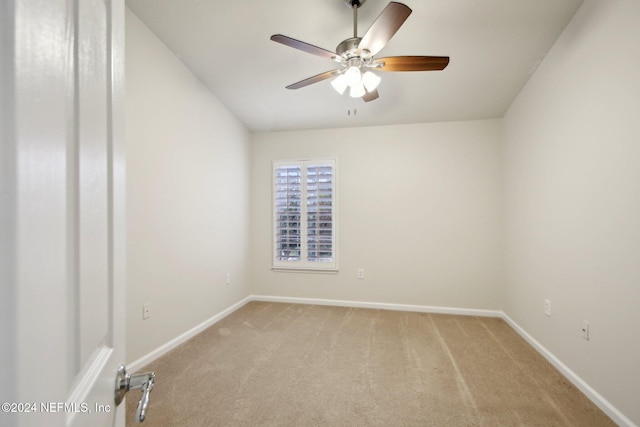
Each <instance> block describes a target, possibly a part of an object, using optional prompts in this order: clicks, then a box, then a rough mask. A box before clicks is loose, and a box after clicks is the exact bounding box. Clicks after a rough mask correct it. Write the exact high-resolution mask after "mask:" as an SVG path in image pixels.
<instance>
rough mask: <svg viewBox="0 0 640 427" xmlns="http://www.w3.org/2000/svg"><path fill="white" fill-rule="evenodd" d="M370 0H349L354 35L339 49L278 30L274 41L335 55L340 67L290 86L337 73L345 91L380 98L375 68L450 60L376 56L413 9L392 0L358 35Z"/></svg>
mask: <svg viewBox="0 0 640 427" xmlns="http://www.w3.org/2000/svg"><path fill="white" fill-rule="evenodd" d="M365 2H366V0H345V3H346V4H347V6H349V7H350V8H351V9H352V10H353V37H350V38H348V39H346V40H343V41H342V42H340V44H339V45H338V47H336V52H335V53H334V52H331V51H329V50H326V49H323V48H320V47H317V46H314V45H312V44H309V43H305V42H303V41H300V40H296V39H292V38H291V37H287V36H283V35H282V34H275V35H273V36H271V40H273V41H274V42H278V43H282V44H284V45H286V46H289V47H292V48H294V49H298V50H302V51H304V52H307V53H310V54H313V55H317V56H321V57H323V58H328V59H331V60H333V61H335V62H337V63H338V64H339V66H340V68H337V69H335V70H331V71H326V72H324V73H321V74H318V75H315V76H313V77H309V78H307V79H304V80H301V81H299V82H297V83H294V84H291V85H289V86H287V89H300V88H301V87H305V86H309V85H311V84H313V83H318V82H321V81H323V80H327V79H329V78H332V77H334V76H336V78H335V79H334V80H333V81H331V85H332V86H333V87H334V89H336V91H338V93H340V94H343V93H344V92H345V90H346V89H347V87H349V94H350V96H351V97H353V98H362V99H363V100H364V101H365V102H369V101H373V100H374V99H377V98H378V96H379V95H378V90H377V86H378V84H379V83H380V80H381V79H380V76H378V75H377V74H375V73H373V72H372V71H371V70H378V71H437V70H443V69H444V68H445V67H446V66H447V64H449V57H448V56H387V57H384V58H374V55H376V54H377V53H378V52H379V51H380V50H381V49H382V48H383V47H384V46H385V45H386V44H387V43H388V42H389V40H391V37H393V35H394V34H395V33H396V31H398V29H399V28H400V27H401V26H402V24H403V23H404V21H405V20H406V19H407V18H408V17H409V15H410V14H411V9H410V8H409V7H408V6H406V5H404V4H402V3H398V2H390V3H389V4H388V5H387V7H385V8H384V10H383V11H382V13H381V14H380V16H378V18H376V20H375V21H374V22H373V24H371V26H370V27H369V29H368V30H367V32H366V33H365V34H364V36H362V37H358V8H359V7H360V6H362V5H363V4H364V3H365Z"/></svg>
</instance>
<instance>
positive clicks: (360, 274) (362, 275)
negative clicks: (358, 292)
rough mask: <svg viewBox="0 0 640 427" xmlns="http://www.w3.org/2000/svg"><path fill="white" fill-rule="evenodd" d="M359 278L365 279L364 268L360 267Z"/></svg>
mask: <svg viewBox="0 0 640 427" xmlns="http://www.w3.org/2000/svg"><path fill="white" fill-rule="evenodd" d="M358 279H364V268H359V269H358Z"/></svg>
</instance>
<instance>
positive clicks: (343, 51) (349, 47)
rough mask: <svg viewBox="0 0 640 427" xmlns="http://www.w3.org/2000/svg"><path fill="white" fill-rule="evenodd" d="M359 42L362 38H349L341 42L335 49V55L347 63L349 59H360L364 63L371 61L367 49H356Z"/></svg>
mask: <svg viewBox="0 0 640 427" xmlns="http://www.w3.org/2000/svg"><path fill="white" fill-rule="evenodd" d="M360 40H362V37H351V38H349V39H346V40H343V41H342V42H341V43H340V44H339V45H338V47H336V53H337V54H338V56H340V57H342V58H343V59H344V60H345V61H348V60H349V59H351V58H360V59H362V60H363V61H365V62H366V61H368V60H369V59H371V56H372V55H371V52H369V51H368V50H367V49H358V45H360Z"/></svg>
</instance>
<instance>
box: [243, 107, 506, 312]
mask: <svg viewBox="0 0 640 427" xmlns="http://www.w3.org/2000/svg"><path fill="white" fill-rule="evenodd" d="M500 134H501V121H500V120H495V121H473V122H459V123H440V124H416V125H401V126H384V127H369V128H349V129H330V130H311V131H299V132H279V133H262V134H253V135H252V151H251V155H252V166H251V167H252V178H251V182H252V191H251V194H252V196H251V200H252V217H251V218H252V220H251V224H252V233H251V234H252V262H251V283H252V289H253V293H254V294H264V295H272V296H287V297H302V298H326V299H338V300H351V301H361V302H383V303H395V304H415V305H428V306H441V307H456V308H472V309H500V308H501V295H502V288H501V283H502V282H501V274H502V270H501V269H502V232H501V230H502V225H501V224H502V220H503V218H502V210H503V209H502V194H501V191H502V190H501V174H502V166H501V161H502V159H501V143H500ZM309 157H335V158H336V159H337V161H338V174H339V184H338V185H339V188H338V221H339V229H338V235H339V267H340V272H339V273H338V274H337V275H326V274H309V273H307V274H304V273H288V272H287V273H282V272H272V271H271V254H272V252H271V218H272V216H271V162H272V161H273V160H278V159H293V158H309ZM360 267H361V268H364V269H365V279H364V280H358V279H357V278H356V271H357V269H358V268H360Z"/></svg>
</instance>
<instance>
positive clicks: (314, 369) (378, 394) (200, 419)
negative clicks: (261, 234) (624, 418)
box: [127, 302, 615, 427]
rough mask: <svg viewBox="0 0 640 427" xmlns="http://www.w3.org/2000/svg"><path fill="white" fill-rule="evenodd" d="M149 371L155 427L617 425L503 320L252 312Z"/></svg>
mask: <svg viewBox="0 0 640 427" xmlns="http://www.w3.org/2000/svg"><path fill="white" fill-rule="evenodd" d="M145 370H153V371H155V372H156V387H155V388H154V390H153V392H152V393H151V404H150V408H149V413H148V416H147V420H146V421H145V422H144V424H143V425H146V426H147V427H152V426H189V427H192V426H545V427H548V426H580V427H583V426H613V425H615V424H614V423H613V422H612V421H611V420H610V419H609V418H607V416H606V415H605V414H604V413H603V412H601V411H600V410H599V409H598V408H597V407H596V406H595V405H594V404H593V403H591V402H590V401H589V400H588V399H587V398H586V397H585V396H584V395H583V394H581V393H580V391H578V390H577V389H576V388H575V387H574V386H573V385H572V384H571V383H569V381H567V380H566V379H565V378H564V377H563V376H562V375H561V374H560V373H559V372H558V371H556V370H555V369H554V368H553V367H552V366H551V365H550V364H549V363H548V362H547V361H546V360H544V358H543V357H542V356H540V355H539V354H538V353H537V352H536V351H535V350H534V349H533V348H532V347H530V346H529V345H528V344H527V343H526V342H525V341H524V340H523V339H522V338H520V336H519V335H518V334H517V333H516V332H515V331H513V330H512V329H511V328H510V327H509V326H508V325H507V324H506V323H505V322H504V321H502V320H500V319H495V318H481V317H466V316H451V315H439V314H427V313H409V312H398V311H385V310H371V309H354V308H344V307H327V306H317V305H297V304H279V303H263V302H251V303H249V304H247V305H246V306H244V307H243V308H241V309H240V310H238V311H236V312H235V313H233V314H232V315H230V316H228V317H227V318H225V319H224V320H222V321H220V322H219V323H217V324H215V325H213V326H212V327H210V328H209V329H207V330H206V331H204V332H203V333H201V334H199V335H198V336H196V337H194V338H193V339H191V340H190V341H188V342H187V343H185V344H184V345H182V346H180V347H178V348H176V349H175V350H173V351H171V352H170V353H168V354H167V355H165V356H163V357H162V358H160V359H158V360H157V361H155V362H153V363H152V364H150V365H149V366H147V367H146V368H145ZM137 397H138V396H137V394H136V395H134V392H131V393H129V397H128V398H127V423H128V425H131V426H133V425H134V424H133V418H134V414H133V413H134V410H135V404H136V399H137Z"/></svg>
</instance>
